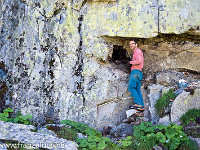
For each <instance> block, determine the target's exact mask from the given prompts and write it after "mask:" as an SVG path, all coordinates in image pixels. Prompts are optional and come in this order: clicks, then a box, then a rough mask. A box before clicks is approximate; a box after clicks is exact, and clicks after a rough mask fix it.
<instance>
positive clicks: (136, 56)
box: [130, 48, 144, 71]
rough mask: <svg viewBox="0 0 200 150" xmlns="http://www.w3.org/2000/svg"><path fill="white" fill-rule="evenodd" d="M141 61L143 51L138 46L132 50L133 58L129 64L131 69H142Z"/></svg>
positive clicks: (142, 60)
mask: <svg viewBox="0 0 200 150" xmlns="http://www.w3.org/2000/svg"><path fill="white" fill-rule="evenodd" d="M143 63H144V59H143V53H142V51H141V50H140V49H139V48H136V49H135V50H134V52H133V60H132V61H130V64H132V67H131V71H132V70H134V69H137V70H140V71H142V68H143Z"/></svg>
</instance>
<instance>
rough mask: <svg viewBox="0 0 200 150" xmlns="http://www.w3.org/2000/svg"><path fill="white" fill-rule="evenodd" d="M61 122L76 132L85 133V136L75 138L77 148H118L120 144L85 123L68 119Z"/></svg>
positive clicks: (86, 149) (91, 149)
mask: <svg viewBox="0 0 200 150" xmlns="http://www.w3.org/2000/svg"><path fill="white" fill-rule="evenodd" d="M61 123H63V124H67V125H69V126H71V128H72V129H74V130H76V131H77V132H81V133H83V134H84V135H87V138H80V139H77V140H76V142H77V143H78V144H79V148H80V149H83V150H93V149H97V150H101V149H105V148H109V149H119V148H120V145H117V144H115V143H113V142H112V141H111V140H110V138H108V137H103V136H102V134H101V132H99V131H97V130H95V129H93V128H90V127H88V126H87V125H86V124H83V123H78V122H74V121H70V120H63V121H61Z"/></svg>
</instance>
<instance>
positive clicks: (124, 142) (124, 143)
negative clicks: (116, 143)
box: [122, 141, 132, 146]
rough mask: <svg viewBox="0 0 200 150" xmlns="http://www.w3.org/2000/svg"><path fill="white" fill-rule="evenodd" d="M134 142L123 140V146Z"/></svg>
mask: <svg viewBox="0 0 200 150" xmlns="http://www.w3.org/2000/svg"><path fill="white" fill-rule="evenodd" d="M131 144H132V141H122V145H123V146H130V145H131Z"/></svg>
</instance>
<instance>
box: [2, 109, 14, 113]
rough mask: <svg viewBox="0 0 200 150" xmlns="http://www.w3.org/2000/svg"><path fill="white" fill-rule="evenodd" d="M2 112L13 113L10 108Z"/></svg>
mask: <svg viewBox="0 0 200 150" xmlns="http://www.w3.org/2000/svg"><path fill="white" fill-rule="evenodd" d="M3 112H13V110H12V109H11V108H6V109H4V110H3Z"/></svg>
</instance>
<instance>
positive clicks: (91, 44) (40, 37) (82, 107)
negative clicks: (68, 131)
mask: <svg viewBox="0 0 200 150" xmlns="http://www.w3.org/2000/svg"><path fill="white" fill-rule="evenodd" d="M198 6H199V2H198V0H194V1H193V2H192V3H191V2H188V1H186V0H185V1H181V0H179V1H172V2H166V1H163V0H159V1H157V0H153V1H151V2H149V1H146V0H141V1H136V0H133V1H132V0H128V1H127V0H120V1H115V0H106V1H99V0H93V1H83V0H80V1H64V0H43V1H41V0H39V1H38V0H29V1H26V0H25V1H21V0H1V1H0V22H1V23H0V32H1V34H0V62H1V63H2V64H4V65H5V70H6V72H7V74H8V77H7V80H6V85H7V87H9V88H8V91H7V93H6V94H5V98H4V104H5V105H6V107H12V108H13V109H14V110H15V111H18V110H21V112H22V114H23V115H25V114H30V115H32V116H34V120H35V122H37V123H39V124H42V123H45V121H46V120H48V119H51V120H54V121H57V122H59V121H61V120H63V119H70V120H74V121H78V122H84V123H87V124H89V125H90V126H92V127H102V126H104V125H108V124H111V123H113V124H117V123H119V122H120V120H122V119H123V118H125V115H126V114H125V111H126V108H127V107H128V105H129V104H130V103H131V102H132V98H131V97H130V95H129V92H128V91H127V86H128V77H129V74H128V73H126V72H125V71H124V70H119V69H117V68H116V64H115V65H113V64H112V63H110V62H109V60H110V59H111V58H112V54H113V53H114V46H118V47H120V46H121V47H123V48H124V49H125V51H126V54H127V57H131V55H132V52H131V51H130V49H129V48H128V41H129V39H130V38H132V37H137V38H138V39H139V44H140V45H139V46H140V48H141V49H142V50H143V51H144V56H145V68H144V72H145V73H146V74H147V75H148V74H150V73H149V72H154V71H158V70H162V69H169V68H172V69H175V68H186V69H189V70H194V71H200V70H199V68H200V66H199V63H197V62H198V60H199V57H200V56H199V44H200V41H199V37H200V35H199V22H200V20H199V19H200V17H199V16H198V15H194V14H198V12H199V11H200V7H198ZM171 10H173V12H175V13H173V14H172V13H171V12H172V11H171ZM174 17H176V18H179V19H174ZM166 22H167V23H166ZM177 22H178V23H177ZM189 29H193V30H189ZM185 32H187V35H188V37H189V38H185ZM158 33H163V34H170V35H171V33H177V34H181V33H184V38H182V37H181V36H176V35H174V36H175V38H174V40H172V41H170V42H169V41H168V39H167V38H165V35H159V34H158ZM158 35H159V36H158ZM181 35H182V34H181ZM155 36H157V37H156V38H154V37H155ZM144 38H149V39H144ZM179 40H181V41H184V42H183V43H181V42H177V41H179ZM152 41H154V42H152ZM186 56H187V57H186ZM188 56H189V57H188ZM190 57H192V58H193V59H192V60H191V59H190ZM124 65H125V67H127V64H124ZM115 118H118V119H117V120H116V119H115Z"/></svg>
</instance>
